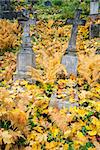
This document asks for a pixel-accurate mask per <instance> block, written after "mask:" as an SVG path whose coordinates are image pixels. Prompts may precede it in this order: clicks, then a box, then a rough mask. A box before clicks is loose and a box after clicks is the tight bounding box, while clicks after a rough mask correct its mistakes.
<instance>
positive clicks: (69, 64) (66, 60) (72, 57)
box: [61, 9, 86, 76]
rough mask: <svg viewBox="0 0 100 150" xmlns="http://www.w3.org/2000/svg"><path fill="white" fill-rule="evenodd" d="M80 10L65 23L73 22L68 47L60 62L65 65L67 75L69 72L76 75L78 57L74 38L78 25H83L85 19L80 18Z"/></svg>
mask: <svg viewBox="0 0 100 150" xmlns="http://www.w3.org/2000/svg"><path fill="white" fill-rule="evenodd" d="M81 12H82V10H81V9H78V10H77V11H76V14H75V18H74V19H73V20H71V19H68V20H67V21H66V24H73V27H72V32H71V38H70V41H69V44H68V48H67V50H66V53H65V54H64V56H63V57H62V62H61V63H62V64H63V65H65V67H66V70H67V72H68V76H69V75H70V74H74V75H75V76H76V75H77V65H78V57H77V50H76V38H77V32H78V25H85V22H86V21H85V20H81V19H80V15H81Z"/></svg>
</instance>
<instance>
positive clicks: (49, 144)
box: [46, 141, 57, 149]
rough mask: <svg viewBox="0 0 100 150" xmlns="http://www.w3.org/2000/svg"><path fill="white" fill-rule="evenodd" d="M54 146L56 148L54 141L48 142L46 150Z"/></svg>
mask: <svg viewBox="0 0 100 150" xmlns="http://www.w3.org/2000/svg"><path fill="white" fill-rule="evenodd" d="M56 146H57V142H54V141H52V142H50V143H49V142H47V143H46V149H52V148H54V147H56Z"/></svg>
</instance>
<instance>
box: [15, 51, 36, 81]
mask: <svg viewBox="0 0 100 150" xmlns="http://www.w3.org/2000/svg"><path fill="white" fill-rule="evenodd" d="M28 67H35V55H34V53H33V51H32V50H31V51H30V50H29V51H28V50H26V51H25V50H23V51H21V52H20V53H19V54H18V56H17V68H16V73H15V75H14V80H19V79H24V80H28V81H29V82H33V80H32V78H31V76H30V75H28Z"/></svg>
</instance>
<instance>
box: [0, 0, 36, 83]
mask: <svg viewBox="0 0 100 150" xmlns="http://www.w3.org/2000/svg"><path fill="white" fill-rule="evenodd" d="M26 2H28V1H27V0H26ZM0 17H1V18H2V19H4V18H6V19H11V20H12V19H14V18H18V17H19V18H18V21H19V23H20V24H21V25H22V27H23V35H22V45H21V51H20V52H19V53H18V56H17V68H16V74H15V76H14V80H16V79H28V77H29V76H27V68H28V66H31V67H35V55H34V52H33V50H32V45H31V38H30V25H32V24H36V19H34V20H32V19H30V18H29V11H26V10H25V9H23V11H22V12H15V11H13V10H12V9H11V1H10V0H0ZM28 80H30V81H31V78H30V77H29V79H28Z"/></svg>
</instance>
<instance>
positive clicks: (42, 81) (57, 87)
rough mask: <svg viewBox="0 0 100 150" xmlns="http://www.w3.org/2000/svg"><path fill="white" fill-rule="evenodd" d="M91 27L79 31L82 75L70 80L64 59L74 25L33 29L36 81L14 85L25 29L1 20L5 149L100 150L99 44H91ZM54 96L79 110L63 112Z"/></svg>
mask: <svg viewBox="0 0 100 150" xmlns="http://www.w3.org/2000/svg"><path fill="white" fill-rule="evenodd" d="M90 23H91V22H90V21H89V20H87V22H86V25H85V26H79V27H78V35H77V44H76V45H77V55H78V75H77V76H74V75H70V77H68V76H67V72H66V69H65V67H64V66H63V65H62V64H61V58H62V56H63V55H64V53H65V51H66V48H67V47H68V42H69V38H70V34H71V25H65V23H64V22H63V21H62V20H58V21H55V20H52V19H50V20H48V21H43V20H42V21H41V20H39V21H38V22H37V25H36V26H35V25H32V26H31V30H30V35H31V39H32V45H33V50H34V52H35V55H36V68H29V72H28V73H27V74H28V75H29V74H30V75H31V76H32V78H33V80H34V81H35V82H34V83H30V82H28V81H26V80H16V81H14V80H13V76H14V74H15V73H16V72H15V70H16V61H17V53H18V51H19V50H20V48H19V45H20V43H21V40H20V39H21V28H20V27H19V25H18V22H17V21H15V22H14V23H12V22H11V21H8V20H5V19H4V20H0V49H1V51H0V52H1V56H0V67H1V70H0V81H1V82H0V150H49V149H50V150H99V149H100V121H99V117H100V101H99V99H100V95H99V93H100V84H99V83H100V80H99V77H100V74H99V73H100V55H99V54H98V53H97V51H99V49H97V48H98V47H99V39H98V38H94V39H89V26H90ZM96 23H97V22H96ZM6 50H7V51H6ZM53 93H56V95H57V99H59V101H65V100H66V99H67V101H70V103H71V104H74V103H77V104H78V106H76V105H71V106H70V107H69V108H62V109H59V108H58V105H57V103H56V98H55V101H54V102H52V104H51V105H52V106H51V105H50V101H52V100H51V98H52V94H53ZM76 95H77V98H75V96H76Z"/></svg>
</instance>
